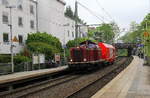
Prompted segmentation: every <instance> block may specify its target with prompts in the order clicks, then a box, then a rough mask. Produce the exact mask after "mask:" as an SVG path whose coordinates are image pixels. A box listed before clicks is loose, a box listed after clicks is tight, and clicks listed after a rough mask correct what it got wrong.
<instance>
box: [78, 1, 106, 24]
mask: <svg viewBox="0 0 150 98" xmlns="http://www.w3.org/2000/svg"><path fill="white" fill-rule="evenodd" d="M78 4H79V5H80V6H82V7H83V8H85V9H86V10H87V11H88V12H90V13H91V14H92V15H93V16H95V17H96V18H97V19H99V20H100V21H101V22H103V23H105V22H104V19H103V17H102V16H98V15H96V14H95V13H94V12H93V11H92V10H90V9H89V8H88V7H86V6H85V5H83V4H81V3H80V2H78Z"/></svg>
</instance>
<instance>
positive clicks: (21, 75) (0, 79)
mask: <svg viewBox="0 0 150 98" xmlns="http://www.w3.org/2000/svg"><path fill="white" fill-rule="evenodd" d="M67 68H68V66H63V67H57V68H51V69H42V70H36V71H26V72H18V73H13V74H9V75H3V76H0V84H4V83H10V82H13V81H18V80H23V79H27V78H32V77H37V76H40V75H46V74H50V73H54V72H58V71H61V70H65V69H67Z"/></svg>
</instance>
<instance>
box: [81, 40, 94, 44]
mask: <svg viewBox="0 0 150 98" xmlns="http://www.w3.org/2000/svg"><path fill="white" fill-rule="evenodd" d="M83 44H94V45H96V43H94V42H92V41H91V40H87V41H84V42H82V43H80V45H83Z"/></svg>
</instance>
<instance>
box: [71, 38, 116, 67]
mask: <svg viewBox="0 0 150 98" xmlns="http://www.w3.org/2000/svg"><path fill="white" fill-rule="evenodd" d="M115 58H116V49H115V47H113V46H112V45H109V44H105V43H102V42H98V43H94V42H92V41H84V42H82V43H80V45H79V46H78V47H74V48H71V49H70V62H69V64H68V65H69V68H85V67H86V68H88V67H92V66H98V65H100V64H102V63H109V64H111V63H113V62H114V61H115Z"/></svg>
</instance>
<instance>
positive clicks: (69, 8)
mask: <svg viewBox="0 0 150 98" xmlns="http://www.w3.org/2000/svg"><path fill="white" fill-rule="evenodd" d="M65 16H67V17H69V18H71V19H74V14H73V11H72V9H71V7H70V6H67V7H66V11H65Z"/></svg>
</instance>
